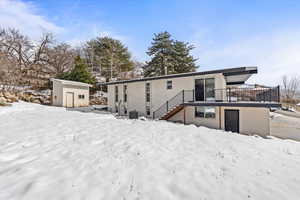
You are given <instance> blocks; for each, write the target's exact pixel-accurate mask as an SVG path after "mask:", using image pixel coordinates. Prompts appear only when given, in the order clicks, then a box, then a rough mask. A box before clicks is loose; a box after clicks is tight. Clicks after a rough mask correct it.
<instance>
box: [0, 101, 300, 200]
mask: <svg viewBox="0 0 300 200" xmlns="http://www.w3.org/2000/svg"><path fill="white" fill-rule="evenodd" d="M0 122H1V123H0V199H5V200H9V199H28V200H33V199H71V200H77V199H105V200H107V199H121V200H125V199H127V200H128V199H163V200H167V199H175V200H176V199H178V200H179V199H209V200H211V199H230V200H235V199H238V200H240V199H272V200H276V199H278V200H282V199H289V200H293V199H295V200H296V199H299V196H300V143H299V142H295V141H291V140H281V139H276V138H272V137H271V138H270V139H263V138H260V137H255V136H251V137H250V136H243V135H238V134H233V133H227V132H224V131H220V130H214V129H208V128H204V127H196V126H193V125H189V126H186V125H182V124H175V123H170V122H164V121H151V120H146V121H144V120H126V119H116V118H115V117H114V116H113V115H110V114H95V113H83V112H78V111H68V110H66V109H64V108H58V107H50V106H42V105H38V104H30V103H24V102H21V103H15V104H14V105H13V106H12V107H3V108H2V107H1V108H0Z"/></svg>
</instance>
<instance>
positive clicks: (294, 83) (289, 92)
mask: <svg viewBox="0 0 300 200" xmlns="http://www.w3.org/2000/svg"><path fill="white" fill-rule="evenodd" d="M282 86H283V94H284V96H285V98H286V100H288V101H290V100H292V99H293V98H295V95H296V93H297V91H298V90H299V88H300V78H299V77H297V76H292V77H288V76H287V75H284V76H283V77H282Z"/></svg>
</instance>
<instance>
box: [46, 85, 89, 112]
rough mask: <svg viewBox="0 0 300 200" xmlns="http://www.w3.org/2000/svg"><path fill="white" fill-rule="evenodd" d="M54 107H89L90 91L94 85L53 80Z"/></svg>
mask: <svg viewBox="0 0 300 200" xmlns="http://www.w3.org/2000/svg"><path fill="white" fill-rule="evenodd" d="M51 81H52V83H53V89H52V105H54V106H62V107H68V108H74V107H83V106H89V94H90V93H89V89H90V87H91V86H92V85H90V84H87V83H82V82H76V81H67V80H61V79H51Z"/></svg>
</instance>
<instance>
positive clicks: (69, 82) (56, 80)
mask: <svg viewBox="0 0 300 200" xmlns="http://www.w3.org/2000/svg"><path fill="white" fill-rule="evenodd" d="M50 81H52V82H54V81H55V82H59V83H61V84H63V85H76V86H84V87H92V85H91V84H88V83H83V82H78V81H69V80H63V79H56V78H51V79H50Z"/></svg>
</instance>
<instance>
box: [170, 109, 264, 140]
mask: <svg viewBox="0 0 300 200" xmlns="http://www.w3.org/2000/svg"><path fill="white" fill-rule="evenodd" d="M215 108H216V117H215V118H214V119H211V118H198V117H195V107H193V106H187V107H185V122H186V124H195V125H198V126H206V127H209V128H215V129H223V130H224V129H225V116H224V115H225V114H224V113H225V109H233V110H239V128H240V133H242V134H247V135H254V134H257V135H260V136H267V135H270V121H269V109H268V108H258V107H224V106H222V107H215ZM183 120H184V111H183V110H181V111H180V112H178V113H177V114H175V115H174V116H172V117H171V118H170V119H169V121H175V122H178V121H180V122H183Z"/></svg>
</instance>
